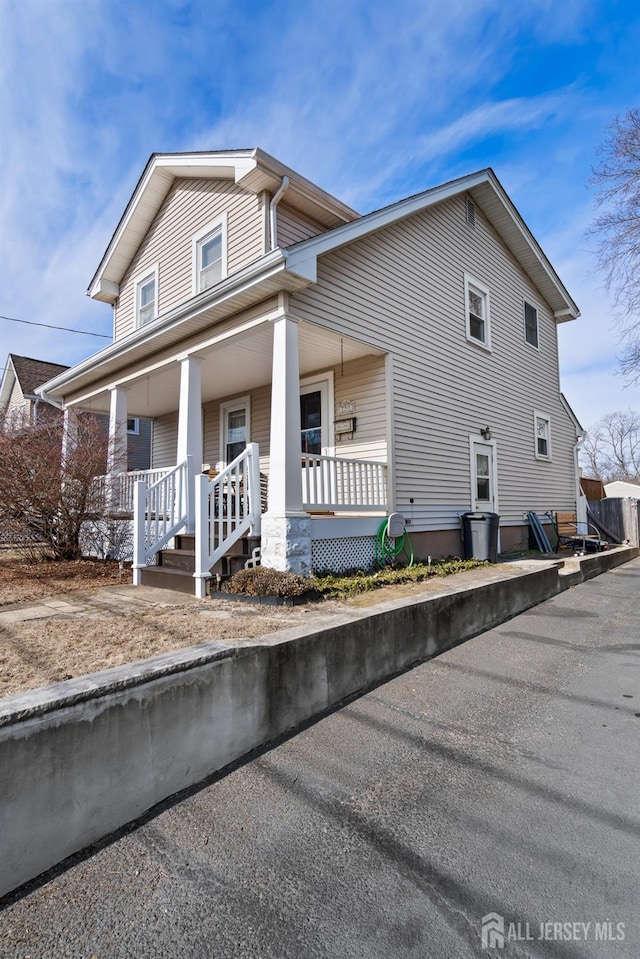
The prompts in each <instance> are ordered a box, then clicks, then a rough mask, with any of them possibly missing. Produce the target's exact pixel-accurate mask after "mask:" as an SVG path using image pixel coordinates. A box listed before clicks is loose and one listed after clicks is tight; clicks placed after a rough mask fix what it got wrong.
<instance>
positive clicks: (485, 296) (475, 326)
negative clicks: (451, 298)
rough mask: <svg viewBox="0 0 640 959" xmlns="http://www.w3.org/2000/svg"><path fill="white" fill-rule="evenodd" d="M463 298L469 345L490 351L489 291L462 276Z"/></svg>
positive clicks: (469, 278)
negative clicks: (474, 344)
mask: <svg viewBox="0 0 640 959" xmlns="http://www.w3.org/2000/svg"><path fill="white" fill-rule="evenodd" d="M464 298H465V312H466V318H467V339H468V340H469V341H470V342H471V343H476V344H477V345H478V346H483V347H484V348H485V349H487V350H490V349H491V326H490V316H489V289H488V287H486V286H485V285H484V283H480V281H479V280H476V279H474V278H473V277H472V276H469V274H468V273H465V275H464Z"/></svg>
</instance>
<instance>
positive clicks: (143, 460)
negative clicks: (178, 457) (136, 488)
mask: <svg viewBox="0 0 640 959" xmlns="http://www.w3.org/2000/svg"><path fill="white" fill-rule="evenodd" d="M138 423H139V432H138V433H127V462H128V467H127V468H128V469H130V470H148V469H150V467H151V427H152V421H151V420H145V419H140V420H138ZM174 455H175V453H174Z"/></svg>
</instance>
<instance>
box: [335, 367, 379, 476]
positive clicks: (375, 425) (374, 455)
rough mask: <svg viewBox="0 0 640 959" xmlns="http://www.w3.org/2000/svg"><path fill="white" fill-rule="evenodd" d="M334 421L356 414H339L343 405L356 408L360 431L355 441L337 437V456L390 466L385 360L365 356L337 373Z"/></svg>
mask: <svg viewBox="0 0 640 959" xmlns="http://www.w3.org/2000/svg"><path fill="white" fill-rule="evenodd" d="M334 395H335V414H334V419H335V420H339V419H344V417H345V416H351V415H352V414H350V413H347V414H342V413H340V412H339V409H340V403H344V402H349V403H352V404H354V405H355V413H354V414H353V415H354V416H355V418H356V431H355V433H354V434H353V438H352V437H351V436H350V434H348V433H345V434H343V435H342V438H340V437H339V436H336V438H335V440H336V456H345V457H352V458H353V459H360V460H379V461H381V462H386V459H387V439H386V390H385V368H384V357H382V356H365V357H363V358H362V359H360V360H354V361H353V362H351V363H347V364H346V365H345V367H344V371H343V370H342V369H341V368H340V367H336V368H335V370H334Z"/></svg>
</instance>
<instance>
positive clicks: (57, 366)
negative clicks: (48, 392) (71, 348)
mask: <svg viewBox="0 0 640 959" xmlns="http://www.w3.org/2000/svg"><path fill="white" fill-rule="evenodd" d="M68 369H69V367H68V366H64V365H63V364H62V363H49V362H48V361H47V360H34V359H32V357H30V356H18V355H17V354H16V353H9V355H8V356H7V362H6V363H5V370H4V373H3V376H2V382H1V383H0V408H3V407H4V406H5V404H6V403H8V402H9V398H10V396H11V392H12V390H13V386H14V383H15V382H16V381H17V382H18V386H19V387H20V389H21V391H22V395H23V397H29V396H34V395H35V392H36V389H37V388H38V387H39V386H42V384H43V383H46V382H47V381H48V380H50V379H53V377H54V376H59V375H60V374H61V373H64V371H65V370H68Z"/></svg>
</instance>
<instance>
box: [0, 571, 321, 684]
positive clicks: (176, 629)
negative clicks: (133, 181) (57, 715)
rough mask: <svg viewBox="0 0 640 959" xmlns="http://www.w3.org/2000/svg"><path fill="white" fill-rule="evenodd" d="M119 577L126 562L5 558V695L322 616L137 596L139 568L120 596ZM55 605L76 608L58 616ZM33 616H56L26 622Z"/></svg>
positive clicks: (0, 667)
mask: <svg viewBox="0 0 640 959" xmlns="http://www.w3.org/2000/svg"><path fill="white" fill-rule="evenodd" d="M118 579H119V570H118V564H117V563H104V562H99V561H96V562H93V561H90V560H82V561H78V562H77V563H56V562H50V561H49V562H43V563H41V564H37V565H32V564H25V563H23V562H20V561H19V560H18V559H16V557H11V558H8V557H6V556H5V557H4V561H3V559H2V558H0V697H4V696H12V695H14V694H16V693H20V692H25V691H26V690H29V689H37V688H39V687H41V686H48V685H50V684H51V683H57V682H61V681H63V680H65V679H72V678H74V677H76V676H84V675H86V674H87V673H93V672H97V671H99V670H102V669H109V668H111V667H112V666H120V665H124V664H125V663H130V662H135V661H136V660H139V659H146V658H148V657H150V656H157V655H159V654H160V653H167V652H172V651H174V650H176V649H180V648H183V647H186V646H193V645H195V644H196V643H202V642H206V641H209V640H222V641H225V642H233V641H237V640H239V639H244V638H246V639H251V638H254V637H256V636H262V635H265V634H267V633H272V632H275V631H276V630H278V629H285V628H286V627H287V626H293V625H296V624H298V623H303V622H305V621H306V620H308V619H309V616H310V615H314V614H315V615H317V612H318V610H317V607H316V608H315V609H313V608H311V607H298V608H293V609H290V608H286V607H268V606H265V607H259V606H239V605H238V604H234V603H232V602H229V601H224V600H201V601H198V600H195V599H193V598H192V597H190V596H183V595H182V594H180V593H167V592H166V591H165V590H150V589H144V588H141V589H140V590H138V589H133V587H131V586H130V585H125V583H126V584H129V583H130V582H131V572H130V571H126V572H125V574H124V577H123V579H122V587H121V588H120V590H119V589H118ZM105 586H107V587H109V588H107V589H105V588H100V587H105ZM47 598H49V599H53V600H54V601H56V602H60V601H62V602H64V603H67V604H68V608H65V609H64V610H63V611H62V612H60V611H59V610H53V609H49V608H47V606H46V603H47ZM330 607H333V608H335V607H336V604H322V612H323V614H326V613H327V612H329V611H330ZM32 611H33V612H34V614H37V615H39V617H41V614H42V613H44V614H45V617H46V618H33V619H24V620H19V619H18V617H20V616H22V615H30V614H31V613H32ZM14 617H15V619H14Z"/></svg>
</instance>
